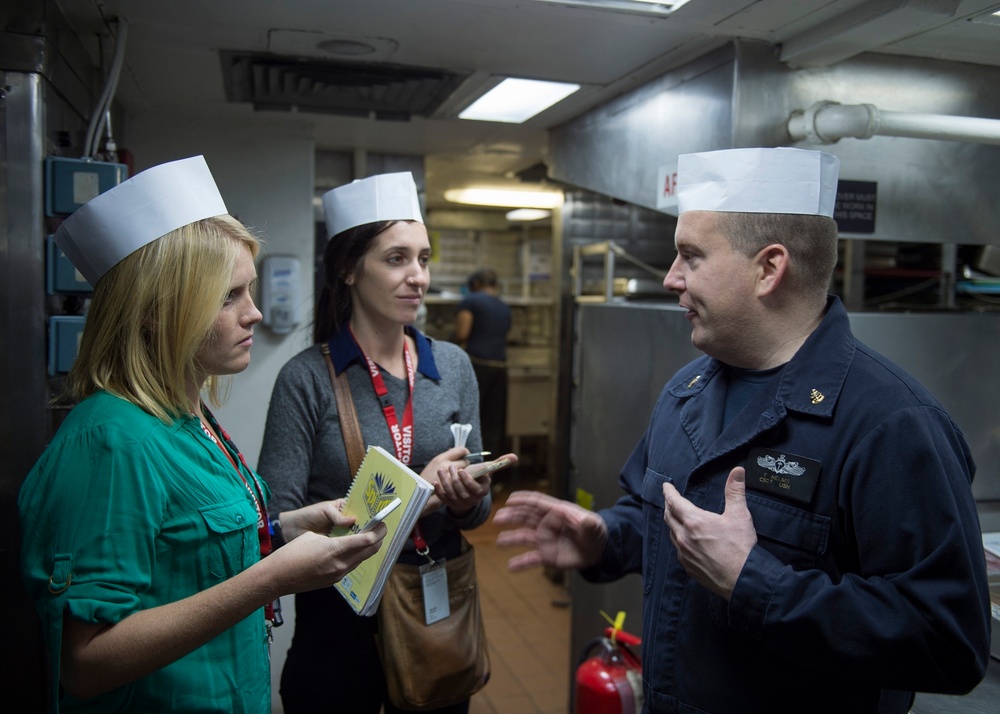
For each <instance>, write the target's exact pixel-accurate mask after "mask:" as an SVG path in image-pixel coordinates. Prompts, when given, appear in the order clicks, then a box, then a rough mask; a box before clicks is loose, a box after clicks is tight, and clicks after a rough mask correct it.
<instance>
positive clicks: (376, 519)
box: [358, 498, 403, 533]
mask: <svg viewBox="0 0 1000 714" xmlns="http://www.w3.org/2000/svg"><path fill="white" fill-rule="evenodd" d="M401 503H403V502H402V501H401V500H400V499H398V498H394V499H392V501H391V502H390V503H389V505H388V506H386V507H385V508H383V509H382V510H381V511H379V512H378V513H376V514H375V515H374V516H372V519H371V520H370V521H368V522H367V523H365V524H364V525H363V526H362V527H361V530H359V531H358V533H367V532H368V531H370V530H371V529H372V528H374V527H375V526H377V525H378V524H379V523H381V522H382V521H384V520H385V517H386V516H388V515H389V514H390V513H392V512H393V511H395V510H396V509H397V508H398V507H399V505H400V504H401Z"/></svg>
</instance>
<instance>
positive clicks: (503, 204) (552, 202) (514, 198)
mask: <svg viewBox="0 0 1000 714" xmlns="http://www.w3.org/2000/svg"><path fill="white" fill-rule="evenodd" d="M444 200H446V201H451V202H452V203H464V204H468V205H473V206H497V207H500V208H548V209H552V208H556V207H557V206H561V205H562V202H563V194H562V191H546V190H537V189H535V190H526V189H517V188H450V189H447V190H446V191H445V192H444Z"/></svg>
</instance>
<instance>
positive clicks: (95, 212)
mask: <svg viewBox="0 0 1000 714" xmlns="http://www.w3.org/2000/svg"><path fill="white" fill-rule="evenodd" d="M227 213H229V211H227V210H226V204H225V202H223V200H222V196H221V195H220V194H219V189H218V187H217V186H216V185H215V179H213V178H212V172H211V171H209V170H208V164H207V163H205V157H203V156H193V157H191V158H189V159H181V160H180V161H171V162H170V163H166V164H160V165H159V166H154V167H152V168H149V169H146V170H145V171H143V172H142V173H138V174H136V175H135V176H133V177H132V178H130V179H129V180H128V181H124V182H122V183H120V184H118V185H117V186H115V187H114V188H112V189H110V190H109V191H105V192H104V193H102V194H101V195H99V196H97V197H95V198H92V199H91V200H90V201H88V202H87V203H85V204H84V205H82V206H81V207H80V208H78V209H76V211H75V212H74V213H73V215H71V216H70V217H69V218H67V219H66V220H65V221H63V222H62V225H60V226H59V229H58V230H57V231H56V234H55V238H54V240H55V242H56V245H58V246H59V248H60V249H61V250H62V252H63V253H65V254H66V257H67V258H69V259H70V262H72V263H73V265H75V266H76V268H77V270H79V271H80V272H81V273H82V274H83V277H84V278H86V279H87V282H88V283H90V284H91V285H96V284H97V281H98V280H100V279H101V277H102V276H103V275H104V274H105V273H106V272H108V271H109V270H110V269H111V268H113V267H114V266H115V265H117V264H118V263H119V262H120V261H121V260H122V259H123V258H125V257H127V256H129V255H131V254H132V253H134V252H135V251H137V250H139V248H142V247H143V246H144V245H146V244H148V243H152V242H153V241H154V240H156V239H157V238H161V237H163V236H165V235H166V234H167V233H170V232H171V231H175V230H177V229H178V228H181V227H183V226H186V225H188V224H189V223H194V222H195V221H200V220H202V219H204V218H212V217H214V216H221V215H225V214H227Z"/></svg>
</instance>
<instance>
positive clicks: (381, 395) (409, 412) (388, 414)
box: [351, 332, 430, 557]
mask: <svg viewBox="0 0 1000 714" xmlns="http://www.w3.org/2000/svg"><path fill="white" fill-rule="evenodd" d="M351 337H352V338H354V344H356V345H358V351H359V352H361V356H362V357H364V358H365V362H367V364H368V374H369V376H370V377H371V378H372V387H374V388H375V396H377V397H378V401H379V404H380V405H381V406H382V414H384V415H385V423H386V425H387V426H388V427H389V433H390V434H392V444H393V446H394V447H395V448H396V458H397V459H399V460H400V461H402V462H403V463H404V464H406V465H407V466H409V465H410V460H411V459H412V458H413V383H414V381H415V376H414V370H413V360H411V359H410V350H409V349H407V347H406V340H405V339H404V340H403V360H404V361H405V362H406V381H407V384H409V386H410V394H409V396H408V397H407V398H406V407H405V408H404V409H403V427H402V429H400V426H399V419H397V418H396V409H395V408H394V407H393V406H392V402H390V401H389V390H388V389H386V387H385V380H384V379H382V373H381V372H380V371H379V368H378V365H377V364H375V363H374V362H373V361H372V359H371V358H370V357H369V356H368V355H366V354H365V351H364V350H363V349H361V345H359V344H358V340H357V338H356V337H354V333H353V332H351ZM412 536H413V545H414V546H415V547H416V549H417V552H418V553H420V554H422V555H427V554H428V553H429V552H430V549H429V548H428V547H427V541H425V540H424V536H423V534H422V533H421V532H420V524H419V523H417V524H414V526H413V533H412ZM428 557H429V556H428Z"/></svg>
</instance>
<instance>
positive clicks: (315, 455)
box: [257, 340, 491, 548]
mask: <svg viewBox="0 0 1000 714" xmlns="http://www.w3.org/2000/svg"><path fill="white" fill-rule="evenodd" d="M431 349H432V351H433V355H434V361H435V363H436V364H437V368H438V372H439V373H440V374H441V380H440V381H434V380H432V379H429V378H428V377H426V376H425V375H423V374H422V373H420V372H419V365H418V372H417V374H416V379H415V382H414V388H413V392H414V400H413V422H414V449H413V463H412V464H411V467H412V468H413V470H414V471H416V472H417V473H420V471H421V470H422V469H423V467H424V465H425V464H426V463H427V462H428V461H430V460H431V459H432V458H434V457H435V456H437V455H438V454H440V453H441V452H443V451H447V450H448V449H450V448H451V447H452V446H454V437H453V435H452V432H451V425H452V424H453V423H456V422H457V423H461V424H472V433H471V434H470V435H469V438H468V441H467V442H466V446H467V447H468V448H469V449H470V450H471V451H473V452H475V451H480V450H482V438H481V436H480V432H479V390H478V388H477V385H476V376H475V373H474V372H473V371H472V365H471V364H470V362H469V358H468V356H467V355H466V354H465V352H463V351H462V349H461V348H459V347H458V346H457V345H454V344H452V343H450V342H440V341H435V340H431ZM346 373H347V378H348V382H349V383H350V386H351V395H352V397H353V399H354V405H355V409H356V410H357V412H358V422H359V424H360V425H361V433H362V436H363V437H364V441H365V443H366V444H378V445H379V446H381V447H383V448H384V449H386V450H388V451H389V453H395V451H394V450H393V442H392V437H391V436H390V434H389V428H388V426H387V425H386V422H385V416H384V415H383V414H382V410H381V408H380V407H379V403H378V398H377V397H376V396H375V390H374V388H373V387H372V382H371V377H370V376H369V375H368V370H367V368H366V367H365V366H363V365H362V364H360V363H359V362H353V363H351V364H350V365H349V366H348V367H347V369H346ZM382 378H383V379H384V380H385V385H386V388H387V389H388V390H389V397H390V399H391V400H392V403H393V405H394V406H395V408H396V414H397V416H398V417H399V418H402V413H403V408H404V407H405V405H406V398H407V393H408V391H409V389H408V387H407V383H406V380H405V379H399V378H397V377H394V376H392V375H391V374H389V373H388V372H386V371H385V370H382ZM257 471H258V473H260V475H261V476H263V477H264V479H265V480H266V481H267V483H268V485H269V486H270V487H271V491H272V498H271V501H270V502H269V503H268V510H269V511H270V513H271V514H272V515H273V516H276V515H277V514H279V513H281V512H282V511H287V510H291V509H295V508H300V507H302V506H305V505H308V504H310V503H315V502H317V501H323V500H327V499H333V498H341V497H342V496H344V495H345V494H346V493H347V489H348V487H349V486H350V484H351V474H350V469H349V468H348V465H347V453H346V451H345V449H344V437H343V435H342V432H341V430H340V418H339V416H338V414H337V403H336V400H335V398H334V395H333V386H332V385H331V384H330V373H329V372H328V371H327V367H326V361H325V359H324V357H323V355H322V353H321V352H320V350H319V345H313V346H312V347H309V348H307V349H305V350H303V351H302V352H300V353H299V354H297V355H296V356H295V357H293V358H292V359H290V360H289V361H288V362H287V363H286V364H285V366H284V367H282V368H281V371H280V372H279V373H278V379H277V381H276V382H275V385H274V390H273V391H272V393H271V403H270V406H269V407H268V411H267V424H266V426H265V428H264V441H263V444H262V447H261V453H260V462H259V463H258V468H257ZM490 505H491V503H490V496H489V494H487V496H486V497H485V498H484V499H483V500H482V501H480V503H479V506H478V507H477V508H475V509H474V510H473V511H472V513H471V514H469V515H468V516H466V517H464V518H462V519H455V518H452V517H451V515H450V514H449V513H448V512H447V509H445V508H441V509H439V510H438V511H437V512H436V513H434V514H432V515H431V516H429V517H427V518H424V519H423V520H422V521H421V530H422V531H423V535H424V538H425V539H426V540H427V542H428V543H430V544H431V545H433V544H434V543H435V542H437V540H438V539H440V537H441V535H442V534H443V533H445V532H446V531H451V530H455V529H456V528H458V529H469V528H474V527H476V526H478V525H481V524H482V523H484V522H485V521H486V519H487V518H488V517H489V514H490ZM408 547H409V548H412V547H413V544H412V543H409V544H408Z"/></svg>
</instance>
